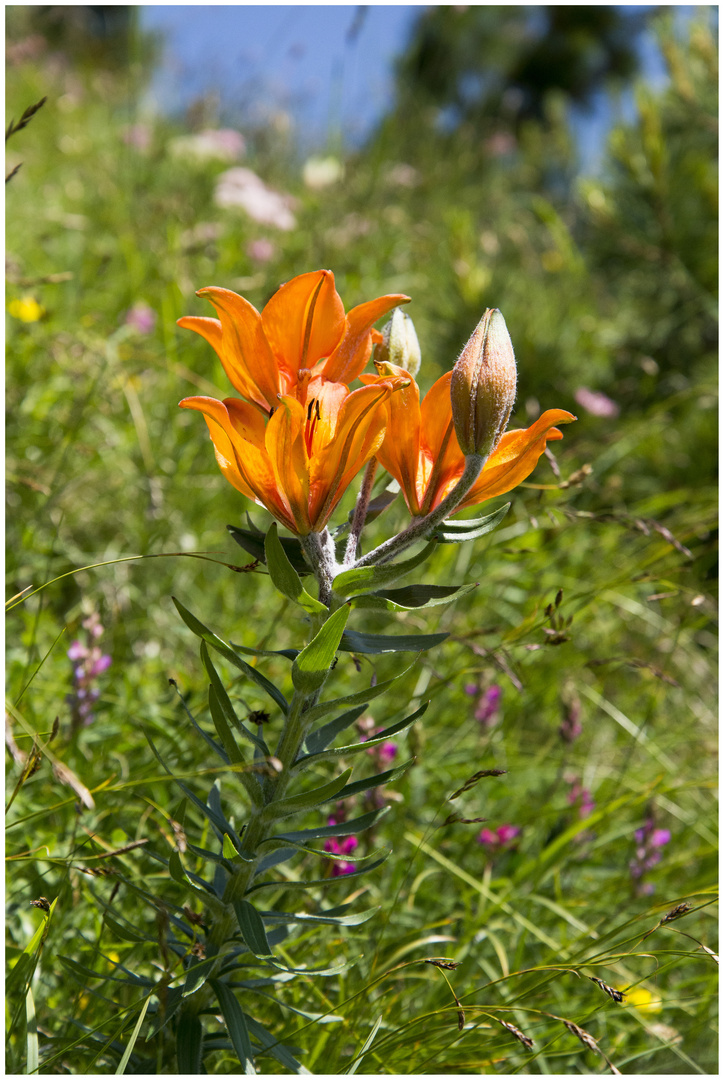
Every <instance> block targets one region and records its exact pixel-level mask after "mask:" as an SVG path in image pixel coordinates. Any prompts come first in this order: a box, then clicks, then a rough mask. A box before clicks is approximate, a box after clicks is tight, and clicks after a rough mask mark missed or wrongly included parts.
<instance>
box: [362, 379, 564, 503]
mask: <svg viewBox="0 0 724 1080" xmlns="http://www.w3.org/2000/svg"><path fill="white" fill-rule="evenodd" d="M378 371H380V373H381V374H382V376H383V377H384V378H389V377H390V375H392V374H394V375H396V376H400V377H402V376H406V377H407V379H409V382H408V385H407V386H406V387H404V389H402V390H400V391H399V393H397V394H395V395H394V396H393V397H391V398H389V399H388V402H387V411H388V414H389V418H388V422H387V433H386V435H385V440H384V442H383V444H382V446H381V448H380V449H379V450H378V451H377V460H378V461H379V462H380V464H381V465H382V466H383V468H385V469H386V470H387V472H388V473H390V474H391V475H392V476H394V478H395V480H397V482H398V484H399V485H400V487H401V488H402V491H403V494H404V496H405V502H406V503H407V506H408V509H409V511H410V513H411V514H412V516H413V517H419V516H422V515H425V514H429V513H430V512H431V511H432V510H434V509H435V507H437V506H439V505H440V503H441V502H442V500H443V499H444V498H445V496H446V495H447V494H448V493H449V492H450V491H451V490H452V488H453V487H454V486H455V484H456V483H457V482H458V480H459V479H460V477H461V476H462V473H463V470H464V468H465V456H464V455H463V452H462V451H461V449H460V447H459V445H458V441H457V438H456V435H455V428H454V425H453V417H452V404H451V401H450V380H451V378H452V372H451V371H448V372H447V373H446V374H445V375H443V376H442V377H441V378H440V379H438V380H437V382H436V383H434V384H433V386H432V387H431V388H430V390H429V391H428V393H427V394H426V395H425V398H424V400H423V402H422V406H421V405H420V390H419V388H418V386H417V383H416V382H415V380H414V379H413V378H412V376H410V375H408V374H407V372H405V371H403V370H402V368H398V367H395V366H394V365H393V364H381V365H379V367H378ZM361 379H362V382H364V383H365V384H366V385H368V386H369V385H374V382H375V376H373V375H363V376H361ZM575 419H576V417H575V416H573V414H572V413H569V412H566V411H565V410H563V409H549V410H548V411H547V412H544V413H543V415H542V416H539V417H538V419H537V420H536V422H535V423H534V424H532V425H531V427H529V428H527V429H526V430H521V431H506V432H505V434H504V435H502V436H501V438H500V440H499V442H498V444H497V446H496V447H495V449H494V450H493V452H492V453H491V454H490V457H489V458H488V460H487V461H486V462H485V465H484V466H483V470H482V472H481V473H480V476H479V477H478V479H477V480H476V482H475V484H474V485H473V487H472V488H471V489H470V491H469V492H468V494H467V496H466V497H465V499H464V500H463V502H462V503H461V504H460V506H458V507H457V510H463V509H464V508H465V507H466V506H474V505H475V504H476V503H481V502H485V500H486V499H492V498H493V497H494V496H495V495H503V494H505V492H507V491H511V490H512V489H513V488H514V487H516V486H517V485H518V484H520V483H521V481H522V480H525V478H526V477H527V476H529V475H530V474H531V473H532V472H533V469H534V468H535V466H536V464H537V462H538V458H539V457H540V456H541V454H542V453H543V451H544V450H545V447H546V442H547V441H548V440H550V441H553V440H555V439H562V438H563V435H562V433H561V432H560V431H559V430H558V428H557V427H555V426H554V425H555V424H569V423H571V421H573V420H575ZM457 510H456V511H455V513H457Z"/></svg>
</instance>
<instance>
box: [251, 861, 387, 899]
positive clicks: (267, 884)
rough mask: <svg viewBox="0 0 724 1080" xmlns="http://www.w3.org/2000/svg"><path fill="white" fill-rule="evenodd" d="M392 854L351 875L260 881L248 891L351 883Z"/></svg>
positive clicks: (309, 887)
mask: <svg viewBox="0 0 724 1080" xmlns="http://www.w3.org/2000/svg"><path fill="white" fill-rule="evenodd" d="M389 854H390V852H389V851H388V852H386V854H385V855H383V856H382V858H381V859H377V861H376V862H373V863H371V864H370V865H369V866H365V867H363V868H362V869H360V870H352V871H351V872H350V873H349V874H340V875H339V877H329V878H317V879H316V880H315V881H260V882H259V883H258V884H257V885H252V886H251V888H250V889H249V890H248V891H249V893H253V892H258V890H259V889H269V888H276V889H311V888H312V887H316V886H317V885H337V884H339V883H340V882H344V881H349V879H350V878H353V877H361V875H362V874H369V873H370V872H371V871H372V870H376V869H377V867H378V866H381V865H382V863H383V862H384V861H385V859H386V858H387V857H388V855H389Z"/></svg>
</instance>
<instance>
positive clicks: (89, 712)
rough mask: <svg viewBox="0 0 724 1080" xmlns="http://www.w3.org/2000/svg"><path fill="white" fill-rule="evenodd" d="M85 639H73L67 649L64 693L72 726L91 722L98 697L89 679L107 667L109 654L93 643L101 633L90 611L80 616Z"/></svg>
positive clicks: (95, 617)
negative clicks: (68, 681)
mask: <svg viewBox="0 0 724 1080" xmlns="http://www.w3.org/2000/svg"><path fill="white" fill-rule="evenodd" d="M82 626H83V629H84V630H85V631H86V641H85V642H83V641H80V640H79V639H76V640H75V641H73V642H72V643H71V646H70V648H69V649H68V659H69V660H72V661H73V691H74V692H73V693H72V694H69V695H68V697H67V699H66V700H67V702H68V704H69V705H70V707H71V712H72V727H73V730H74V731H75V730H76V729H77V728H79V727H88V726H89V725H90V724H92V723H93V719H94V716H93V705H94V703H95V702H96V701H97V700H98V698H99V697H100V690H99V689H98V688H97V687H94V686H93V685H92V684H93V681H94V680H95V679H97V678H98V676H99V675H102V674H103V672H104V671H107V670H108V668H109V667H110V664H111V657H110V656H109V655H108V654H107V653H104V652H102V651H101V648H100V646H99V645H97V644H95V642H97V641H98V639H99V638H100V637H101V635H102V634H103V627H102V625H101V622H100V619H99V618H98V615H97V614H96V613H95V612H93V614H92V615H89V616H88V618H87V619H84V620H83V623H82Z"/></svg>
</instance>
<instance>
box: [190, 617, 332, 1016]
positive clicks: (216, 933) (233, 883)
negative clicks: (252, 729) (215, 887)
mask: <svg viewBox="0 0 724 1080" xmlns="http://www.w3.org/2000/svg"><path fill="white" fill-rule="evenodd" d="M317 629H318V627H317V628H316V629H314V633H316V632H317ZM320 693H321V689H320V690H316V691H315V692H314V693H313V694H303V693H301V692H300V691H298V690H295V692H294V696H293V697H292V700H291V702H290V705H289V712H288V714H287V717H286V720H285V722H284V727H283V729H282V733H281V735H280V738H279V742H278V744H277V748H276V754H275V757H276V758H277V760H278V762H280V763H281V766H282V767H281V770H280V771H279V773H278V775H277V778H276V782H275V784H274V788H273V791H272V792H271V794H270V795H269V797H268V798H267V800H266V803H265V805H264V806H262V807H252V808H251V810H250V812H249V819H248V822H247V826H246V829H245V831H244V835H243V843H244V848H245V850H246V851H247V852H249V853H250V854H253V853H256V852H257V849H258V847H259V845H260V844H261V843H262V841H263V840H266V839H267V837H268V836H269V834H270V833H271V830H272V827H273V825H274V819H273V818H272V819H271V820H269V814H268V812H266V811H267V808H268V807H269V806H272V805H273V804H274V803H275V802H277V801H278V800H279V799H282V798H284V794H285V792H286V789H287V786H288V784H289V781H290V780H291V769H292V766H293V764H294V762H295V761H296V759H297V757H298V755H299V751H300V749H301V746H302V743H303V742H304V739H305V737H306V734H307V731H308V730H309V724H308V722H305V717H306V714H307V713H308V712H309V710H310V709H311V708H312V707H313V706H314V705H316V703H317V700H318V698H319V695H320ZM260 859H261V854H258V855H256V858H255V859H254V860H253V862H244V863H242V864H241V866H239V867H237V868H235V870H234V873H233V874H232V875H231V877H230V878H229V880H228V881H227V883H226V888H225V890H224V896H223V905H224V906H223V909H222V911H221V912H219V914H216V915H214V916H213V918H212V923H211V927H210V928H209V932H208V934H207V937H206V942H207V948H208V951H209V953H210V954H213V952H214V951H216V952H217V954H218V960H217V964H216V965H215V966H214V970H213V971H212V972H211V974H210V975H209V976H208V978H209V979H213V978H214V977H215V976H216V975H217V973H218V969H219V967H220V966H221V963H222V961H223V957H224V946H225V945H226V943H227V942H228V941H229V940H230V939H232V938H233V937H234V936H235V935H236V934H237V932H238V922H237V918H236V912H235V910H234V901H238V900H242V899H243V898H244V896H245V894H246V892H247V891H248V889H249V886H250V885H251V883H252V881H253V879H254V875H255V873H256V869H257V866H258V865H259V860H260ZM210 998H211V991H210V990H209V987H208V982H207V983H205V984H204V986H202V987H201V988H200V989H199V990H198V991H197V992H196V993H195V994H192V995H191V996H190V997H188V998H187V999H186V1001H185V1002H184V1005H183V1007H182V1010H181V1015H182V1016H184V1017H187V1018H190V1017H192V1016H198V1014H199V1013H200V1012H201V1011H202V1010H203V1009H204V1008H206V1007H207V1006H208V1005H209V1004H210Z"/></svg>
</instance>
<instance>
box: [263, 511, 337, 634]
mask: <svg viewBox="0 0 724 1080" xmlns="http://www.w3.org/2000/svg"><path fill="white" fill-rule="evenodd" d="M264 551H265V552H266V564H267V567H268V569H269V577H270V578H271V579H272V584H273V585H275V586H276V588H277V589H278V590H279V592H280V593H281V594H282V596H286V597H288V598H289V599H290V600H293V601H294V603H295V604H299V605H300V607H303V608H304V610H305V611H308V612H309V613H310V615H314V614H317V613H318V612H326V610H327V609H326V607H325V606H324V604H322V603H320V601H319V600H315V598H314V597H313V596H310V595H309V593H308V592H307V591H306V589H305V588H304V586H303V585H302V579H301V578H300V577H299V574H298V573H297V571H296V570H295V569H294V567H293V566H292V564H291V563H290V561H289V558H288V556H287V553H286V552H285V550H284V548H283V547H282V544H281V541H280V540H279V535H278V531H277V523H276V521H273V522H272V524H271V525H270V526H269V531H268V533H267V534H266V540H265V542H264Z"/></svg>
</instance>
